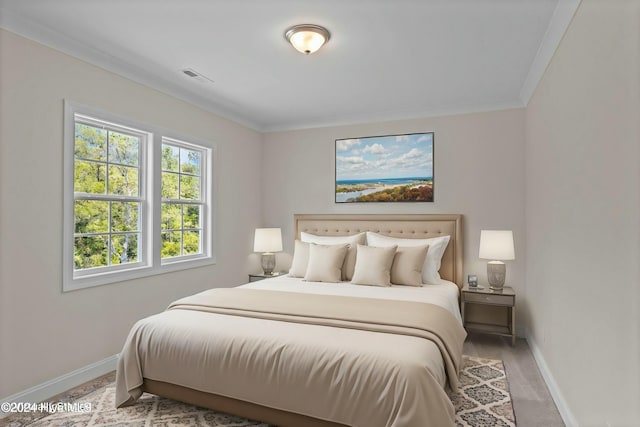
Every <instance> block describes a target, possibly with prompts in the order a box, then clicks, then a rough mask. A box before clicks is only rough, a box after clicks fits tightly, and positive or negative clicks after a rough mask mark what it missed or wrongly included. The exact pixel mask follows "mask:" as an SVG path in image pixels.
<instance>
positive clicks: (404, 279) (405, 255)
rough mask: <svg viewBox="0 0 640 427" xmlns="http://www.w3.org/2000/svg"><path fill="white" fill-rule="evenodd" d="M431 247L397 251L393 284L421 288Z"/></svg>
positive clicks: (425, 246)
mask: <svg viewBox="0 0 640 427" xmlns="http://www.w3.org/2000/svg"><path fill="white" fill-rule="evenodd" d="M428 250H429V245H424V246H415V247H402V246H398V248H397V249H396V256H395V257H394V258H393V264H392V265H391V283H393V284H394V285H407V286H421V285H422V267H423V265H424V259H425V257H426V256H427V251H428Z"/></svg>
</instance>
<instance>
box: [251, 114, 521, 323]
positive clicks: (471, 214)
mask: <svg viewBox="0 0 640 427" xmlns="http://www.w3.org/2000/svg"><path fill="white" fill-rule="evenodd" d="M414 132H435V137H434V138H435V143H434V147H435V148H434V165H435V166H434V169H435V170H434V175H435V178H434V190H435V194H434V199H435V201H434V202H433V203H388V204H384V203H358V204H356V203H354V204H345V203H340V204H336V203H334V186H335V139H339V138H349V137H361V136H375V135H390V134H402V133H414ZM262 189H263V194H264V196H263V212H264V219H265V223H266V224H267V225H269V226H274V227H282V228H283V240H284V242H283V243H284V245H285V251H288V252H289V253H291V252H292V251H293V239H294V237H293V214H296V213H414V214H418V213H460V214H463V215H464V236H465V250H464V254H465V256H464V258H465V259H464V262H465V274H468V273H475V274H477V275H478V277H479V280H480V282H481V283H486V262H484V261H482V260H479V259H478V245H479V241H480V230H481V229H483V228H487V229H510V230H513V232H514V236H515V244H516V260H515V261H508V265H507V285H511V286H513V287H514V288H515V289H516V290H517V291H518V298H519V299H520V298H522V299H523V300H524V298H525V295H526V289H525V286H524V260H525V254H524V110H523V109H512V110H503V111H494V112H486V113H478V114H464V115H456V116H446V117H435V118H425V119H416V120H403V121H394V122H381V123H369V124H362V125H353V126H340V127H326V128H318V129H309V130H298V131H289V132H276V133H269V134H266V135H265V146H264V173H263V183H262ZM280 259H283V257H282V256H281V258H280ZM284 262H285V259H283V264H284ZM518 323H519V325H520V326H523V324H522V322H520V321H518Z"/></svg>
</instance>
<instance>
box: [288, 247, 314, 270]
mask: <svg viewBox="0 0 640 427" xmlns="http://www.w3.org/2000/svg"><path fill="white" fill-rule="evenodd" d="M307 265H309V243H305V242H301V241H300V240H296V241H295V247H294V249H293V260H292V261H291V268H289V276H291V277H304V275H305V274H306V273H307Z"/></svg>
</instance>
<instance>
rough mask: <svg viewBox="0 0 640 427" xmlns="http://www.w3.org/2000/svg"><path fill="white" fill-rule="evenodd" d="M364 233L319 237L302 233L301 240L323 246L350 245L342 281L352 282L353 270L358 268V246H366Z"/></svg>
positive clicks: (343, 267)
mask: <svg viewBox="0 0 640 427" xmlns="http://www.w3.org/2000/svg"><path fill="white" fill-rule="evenodd" d="M365 237H366V236H365V234H364V233H360V234H353V235H351V236H317V235H315V234H310V233H305V232H302V233H300V240H302V241H303V242H307V243H318V244H321V245H340V244H345V243H346V244H347V245H349V250H348V251H347V256H346V257H345V258H344V264H343V265H342V280H347V281H348V280H351V278H352V277H353V270H354V269H355V267H356V245H364V244H365V241H366V238H365Z"/></svg>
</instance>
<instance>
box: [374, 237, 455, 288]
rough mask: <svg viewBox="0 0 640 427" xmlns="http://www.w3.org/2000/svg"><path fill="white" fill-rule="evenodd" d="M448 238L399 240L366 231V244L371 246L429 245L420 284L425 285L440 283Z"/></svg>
mask: <svg viewBox="0 0 640 427" xmlns="http://www.w3.org/2000/svg"><path fill="white" fill-rule="evenodd" d="M450 238H451V236H440V237H432V238H430V239H401V238H398V237H389V236H383V235H382V234H378V233H373V232H371V231H367V244H368V245H371V246H393V245H398V246H403V247H404V246H423V245H429V250H428V251H427V256H426V257H425V259H424V265H423V266H422V283H424V284H426V285H437V284H439V283H441V282H442V279H440V273H439V271H440V265H441V264H442V256H443V255H444V251H445V250H446V249H447V245H448V244H449V239H450Z"/></svg>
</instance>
